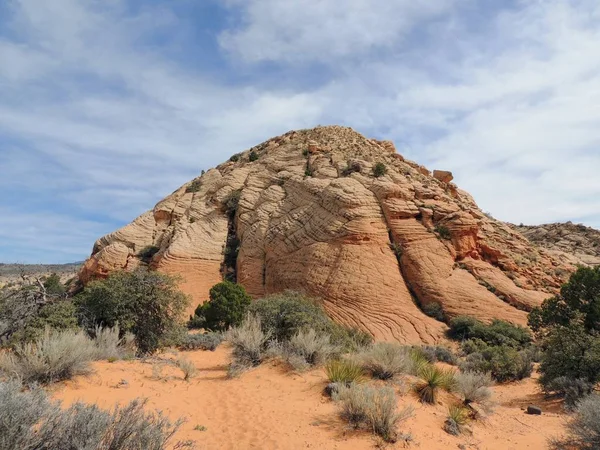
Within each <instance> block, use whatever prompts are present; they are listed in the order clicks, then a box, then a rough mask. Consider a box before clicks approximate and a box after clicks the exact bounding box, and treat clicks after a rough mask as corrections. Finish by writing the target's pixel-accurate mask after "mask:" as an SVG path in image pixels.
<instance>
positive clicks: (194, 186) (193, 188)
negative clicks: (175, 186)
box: [185, 178, 202, 193]
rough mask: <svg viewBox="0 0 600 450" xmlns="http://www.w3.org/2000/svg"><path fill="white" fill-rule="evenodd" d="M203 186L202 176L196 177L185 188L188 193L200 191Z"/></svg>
mask: <svg viewBox="0 0 600 450" xmlns="http://www.w3.org/2000/svg"><path fill="white" fill-rule="evenodd" d="M201 187H202V181H200V178H196V179H195V180H194V181H192V182H191V183H190V184H189V185H188V186H187V187H186V188H185V192H186V193H190V192H198V191H199V190H200V188H201Z"/></svg>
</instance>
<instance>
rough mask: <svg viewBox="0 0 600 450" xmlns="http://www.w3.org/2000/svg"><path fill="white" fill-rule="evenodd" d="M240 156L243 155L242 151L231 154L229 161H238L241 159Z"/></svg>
mask: <svg viewBox="0 0 600 450" xmlns="http://www.w3.org/2000/svg"><path fill="white" fill-rule="evenodd" d="M240 157H241V154H240V153H236V154H234V155H231V156H230V157H229V161H231V162H237V161H239V160H240Z"/></svg>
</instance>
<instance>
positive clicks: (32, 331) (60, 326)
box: [8, 300, 79, 346]
mask: <svg viewBox="0 0 600 450" xmlns="http://www.w3.org/2000/svg"><path fill="white" fill-rule="evenodd" d="M46 328H52V329H53V330H58V331H64V330H77V329H79V324H78V321H77V308H76V307H75V305H74V304H73V302H72V301H70V300H58V301H55V302H53V303H48V304H47V305H44V306H42V307H41V308H40V310H39V311H38V313H37V314H36V315H34V316H32V317H30V318H29V319H28V320H27V321H26V322H25V324H24V325H23V326H22V328H20V329H19V330H17V331H15V332H14V333H13V334H12V335H11V337H10V339H9V340H8V345H9V346H14V345H16V344H25V343H28V342H33V341H35V340H37V339H39V338H40V337H42V336H43V334H44V330H46Z"/></svg>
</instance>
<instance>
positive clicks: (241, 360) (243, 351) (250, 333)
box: [226, 315, 270, 377]
mask: <svg viewBox="0 0 600 450" xmlns="http://www.w3.org/2000/svg"><path fill="white" fill-rule="evenodd" d="M269 337H270V335H269V333H268V332H264V331H263V330H262V328H261V323H260V319H259V318H258V317H257V316H253V315H248V316H247V317H246V319H245V320H244V322H242V324H241V325H240V326H238V327H235V328H232V329H231V330H229V331H228V332H227V337H226V339H227V340H228V341H229V342H230V343H231V345H232V346H233V353H232V357H233V362H232V363H231V365H230V367H229V376H230V377H235V376H238V375H239V374H240V373H242V372H243V371H245V370H248V369H249V368H251V367H255V366H258V365H259V364H260V363H261V362H262V361H263V359H264V358H265V351H266V347H267V343H268V341H269Z"/></svg>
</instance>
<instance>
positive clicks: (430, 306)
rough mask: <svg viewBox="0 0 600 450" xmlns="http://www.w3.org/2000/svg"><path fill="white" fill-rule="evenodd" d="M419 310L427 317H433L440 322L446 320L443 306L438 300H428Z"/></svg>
mask: <svg viewBox="0 0 600 450" xmlns="http://www.w3.org/2000/svg"><path fill="white" fill-rule="evenodd" d="M421 311H423V312H424V313H425V314H426V315H428V316H429V317H433V318H434V319H435V320H439V321H440V322H445V321H446V314H444V308H443V307H442V305H441V304H440V303H438V302H430V303H426V304H424V305H422V306H421Z"/></svg>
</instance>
